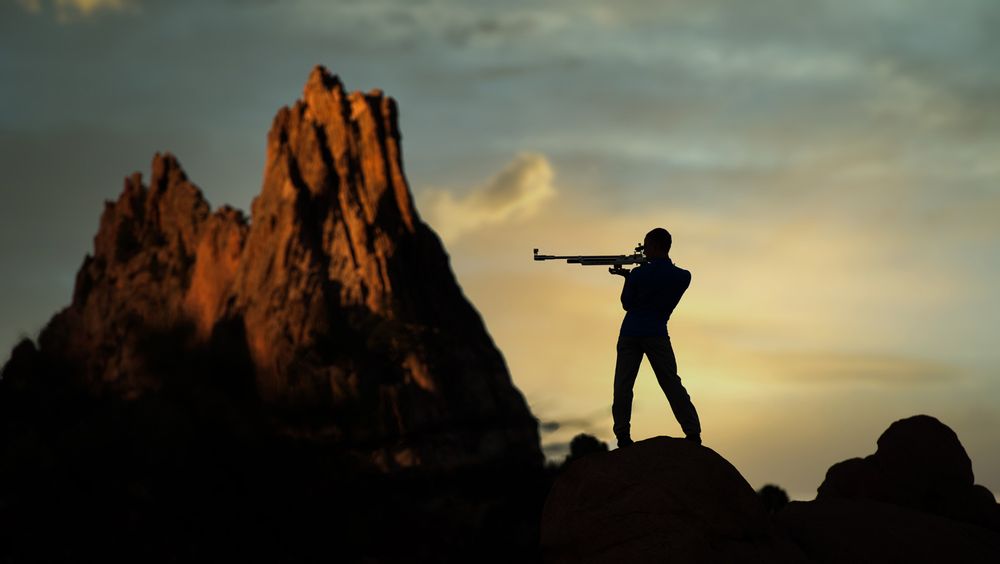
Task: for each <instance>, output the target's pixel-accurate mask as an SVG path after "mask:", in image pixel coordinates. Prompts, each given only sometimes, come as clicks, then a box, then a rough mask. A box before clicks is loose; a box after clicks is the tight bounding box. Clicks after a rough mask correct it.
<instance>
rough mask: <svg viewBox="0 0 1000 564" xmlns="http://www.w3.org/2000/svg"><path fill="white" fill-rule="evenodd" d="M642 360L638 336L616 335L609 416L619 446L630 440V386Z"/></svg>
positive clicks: (633, 383) (633, 382)
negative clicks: (616, 342)
mask: <svg viewBox="0 0 1000 564" xmlns="http://www.w3.org/2000/svg"><path fill="white" fill-rule="evenodd" d="M641 362H642V347H641V346H640V345H639V337H628V336H625V335H622V336H619V337H618V360H617V361H616V362H615V389H614V401H613V403H612V404H611V416H612V417H613V418H614V432H615V437H617V438H618V443H619V446H624V445H625V444H628V443H630V442H631V440H632V436H631V423H630V421H631V420H632V386H634V385H635V377H636V375H637V374H639V364H640V363H641Z"/></svg>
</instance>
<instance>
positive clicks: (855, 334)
mask: <svg viewBox="0 0 1000 564" xmlns="http://www.w3.org/2000/svg"><path fill="white" fill-rule="evenodd" d="M998 29H1000V3H998V2H996V1H995V0H978V1H975V0H952V1H949V2H940V1H929V0H928V1H923V0H831V1H813V2H805V1H802V0H785V1H778V0H764V1H756V2H746V1H741V0H733V1H729V2H723V1H706V0H678V1H664V0H655V1H622V0H618V1H616V2H605V1H596V0H593V1H591V0H552V1H547V2H538V1H531V0H524V1H520V0H518V1H504V2H499V1H496V0H493V1H468V0H466V1H458V0H426V1H418V0H406V1H398V2H390V1H384V0H363V1H361V0H359V1H342V2H330V1H322V0H285V1H282V2H277V1H269V0H226V1H222V0H219V1H206V0H199V1H197V2H195V1H193V0H174V1H171V2H156V1H151V0H2V3H0V73H2V77H3V78H2V80H0V173H2V178H3V181H2V184H0V190H2V198H3V199H2V206H0V262H2V264H3V276H0V345H2V347H3V348H4V349H6V350H9V347H10V346H13V344H14V343H15V342H16V340H17V339H18V338H19V336H23V335H28V336H34V335H35V334H36V332H37V331H38V330H39V329H40V328H41V326H42V325H43V324H44V323H45V322H46V321H47V320H48V319H49V317H50V316H51V315H52V314H53V313H54V312H56V311H57V310H58V309H59V308H61V307H63V306H65V305H66V304H68V302H69V300H70V297H71V294H72V287H73V277H74V274H75V272H76V270H77V268H78V267H79V266H80V264H81V262H82V260H83V257H84V255H85V254H86V253H87V252H89V251H90V250H91V245H92V237H93V235H94V233H95V232H96V229H97V224H98V218H99V215H100V212H101V209H102V206H103V201H104V200H105V199H112V198H115V197H117V195H118V193H119V192H120V190H121V186H122V179H123V178H124V177H125V176H126V175H127V174H129V173H131V172H132V171H135V170H139V171H142V172H143V173H144V174H145V175H147V176H148V174H149V163H150V160H151V158H152V155H153V153H154V152H155V151H163V150H169V151H171V152H173V153H174V154H176V155H177V157H178V158H179V159H180V161H181V163H182V164H183V166H184V167H185V169H186V170H187V172H188V174H189V176H190V177H191V179H192V180H193V181H194V182H195V183H196V184H198V185H199V186H201V188H202V189H203V190H204V192H205V194H206V196H207V197H208V199H209V200H210V201H211V202H212V203H213V204H214V205H221V204H223V203H229V204H232V205H235V206H238V207H240V208H242V209H244V210H246V209H248V208H249V204H250V200H251V199H252V198H253V196H254V195H256V193H257V192H258V191H259V188H260V181H261V174H262V170H263V162H264V148H265V135H266V133H267V129H268V127H269V126H270V123H271V118H272V117H273V115H274V113H275V112H276V111H277V109H278V108H279V107H280V106H282V105H286V104H290V103H292V102H293V101H294V100H295V99H296V98H297V97H298V96H299V93H300V92H301V88H302V86H303V84H304V82H305V79H306V77H307V75H308V73H309V70H310V69H311V68H312V66H313V65H315V64H323V65H325V66H327V67H328V68H330V69H331V71H333V72H334V73H336V74H339V75H340V77H341V78H342V79H343V81H344V83H345V84H346V86H347V87H348V88H349V89H362V90H368V89H371V88H376V87H377V88H381V89H383V90H384V91H385V92H386V93H388V94H389V95H391V96H393V97H394V98H396V100H397V101H398V102H399V105H400V126H401V129H402V131H403V137H404V140H403V151H404V161H405V165H406V171H407V175H408V178H409V181H410V185H411V188H412V190H413V193H414V194H415V197H416V200H417V203H418V209H419V211H420V213H421V214H422V216H423V217H424V219H425V220H427V221H428V222H429V223H430V224H431V226H432V227H434V228H435V229H436V230H437V231H438V233H439V234H440V235H441V236H442V238H443V239H444V241H445V243H446V246H447V249H448V252H449V254H450V255H451V260H452V266H453V268H454V270H455V273H456V275H457V276H458V279H459V282H460V284H461V285H462V287H463V289H464V291H465V293H466V295H467V296H468V297H469V299H470V300H471V301H472V302H473V303H474V304H475V306H476V307H477V308H478V309H479V311H480V312H481V313H482V315H483V317H484V320H485V322H486V325H487V328H488V329H489V331H490V333H491V335H492V336H493V338H494V339H495V341H496V343H497V345H498V346H499V347H500V349H501V350H502V351H503V353H504V356H505V358H506V360H507V363H508V365H509V367H510V370H511V373H512V376H513V378H514V381H515V383H516V384H517V386H518V387H519V388H520V389H521V390H522V391H523V392H524V394H525V395H526V397H527V399H528V401H529V403H530V405H531V408H532V410H533V412H534V413H535V414H536V416H538V417H539V419H540V420H541V421H542V422H543V423H544V426H543V427H544V430H545V432H544V433H543V442H544V444H545V446H546V449H547V451H548V452H549V453H550V455H551V456H553V457H556V458H558V457H560V456H561V455H562V454H564V453H565V449H564V445H565V443H566V442H567V441H568V440H569V439H570V438H572V436H574V435H575V434H577V433H579V432H589V433H592V434H595V435H597V436H599V437H600V438H602V439H604V440H608V441H609V442H610V441H611V440H612V435H611V421H610V402H611V379H612V374H613V366H614V356H615V349H614V345H615V339H616V337H617V332H618V326H619V324H620V322H621V317H622V313H623V312H622V311H621V307H620V304H619V302H618V294H619V291H620V288H621V279H620V278H618V277H613V276H611V275H609V274H608V273H607V272H606V270H605V269H602V268H600V267H589V268H588V267H580V266H576V265H567V264H562V263H550V262H546V263H535V262H533V261H532V260H531V250H532V248H534V247H539V248H541V250H542V251H543V252H547V253H558V254H566V253H593V254H617V253H625V252H631V250H632V248H633V247H634V246H635V245H636V244H637V243H638V242H639V241H641V239H642V237H643V235H644V234H645V233H646V231H648V230H649V229H651V228H653V227H657V226H663V227H666V228H667V229H669V230H670V231H671V233H672V234H673V236H674V249H673V251H672V253H671V255H672V257H673V259H674V260H675V262H677V263H678V264H679V265H681V266H683V267H684V268H687V269H688V270H690V271H691V272H692V274H693V281H692V285H691V288H690V290H689V291H688V293H687V295H686V296H685V298H684V299H683V300H682V302H681V304H680V306H679V307H678V308H677V310H676V312H675V314H674V316H673V318H672V320H671V323H670V332H671V335H672V340H673V343H674V347H675V350H676V353H677V357H678V362H679V365H680V374H681V377H682V379H683V381H684V383H685V385H686V386H687V388H688V391H689V392H690V394H691V396H692V399H693V400H694V402H695V405H696V406H697V407H698V409H699V411H700V414H701V419H702V424H703V427H704V432H703V438H704V440H705V444H706V445H707V446H710V447H712V448H713V449H715V450H716V451H718V452H719V453H720V454H722V455H723V456H725V457H726V458H727V459H728V460H729V461H731V462H732V463H733V464H734V465H735V466H736V467H737V468H739V470H740V471H741V472H742V473H743V475H744V476H745V477H746V478H747V480H748V481H749V482H750V483H751V485H753V486H755V487H760V486H761V485H763V484H765V483H768V482H772V483H776V484H779V485H781V486H782V487H784V488H786V489H787V490H788V491H789V493H790V494H791V495H792V496H793V497H795V498H800V499H810V498H812V497H813V496H814V495H815V489H816V487H817V486H818V485H819V484H820V482H821V481H822V479H823V476H824V473H825V471H826V469H827V468H828V467H829V466H830V465H832V464H833V463H835V462H838V461H840V460H843V459H845V458H849V457H853V456H864V455H867V454H870V453H871V452H873V451H874V449H875V440H876V439H877V437H878V435H879V434H880V433H881V432H882V431H883V430H884V429H885V428H886V427H887V426H888V425H889V423H891V422H892V421H894V420H896V419H899V418H901V417H905V416H909V415H913V414H917V413H927V414H930V415H934V416H936V417H938V418H939V419H941V420H942V421H943V422H945V423H946V424H948V425H949V426H951V427H952V428H953V429H954V430H955V431H956V432H957V433H958V435H959V438H960V439H961V440H962V442H963V444H964V445H965V447H966V449H967V450H968V452H969V454H970V456H971V458H972V460H973V469H974V471H975V473H976V477H977V481H978V482H980V483H982V484H984V485H986V486H987V487H989V488H990V489H991V490H993V491H994V493H997V492H998V491H1000V448H997V447H998V443H1000V406H998V405H997V402H998V401H1000V346H998V342H997V336H998V330H997V326H998V324H1000V298H998V292H1000V253H998V252H997V249H998V244H1000V33H997V30H998ZM0 357H3V358H5V357H6V353H0ZM556 427H558V428H556ZM657 434H668V435H673V436H678V435H680V429H679V427H678V426H677V423H676V422H675V421H674V420H673V417H672V415H671V414H670V412H669V409H668V406H667V402H666V400H665V399H664V397H663V395H662V393H661V392H660V391H659V389H658V388H657V386H656V383H655V380H654V379H653V377H652V374H651V372H650V371H649V368H648V364H646V363H645V362H644V365H643V368H642V371H641V372H640V375H639V380H638V383H637V390H636V401H635V413H634V417H633V436H634V437H635V438H636V439H640V438H645V437H649V436H653V435H657Z"/></svg>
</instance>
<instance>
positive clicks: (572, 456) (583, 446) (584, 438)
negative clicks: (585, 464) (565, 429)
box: [563, 433, 608, 465]
mask: <svg viewBox="0 0 1000 564" xmlns="http://www.w3.org/2000/svg"><path fill="white" fill-rule="evenodd" d="M595 452H608V443H606V442H604V441H602V440H600V439H598V438H597V437H595V436H593V435H588V434H587V433H580V434H579V435H577V436H575V437H573V440H572V441H570V442H569V454H568V455H567V456H566V460H565V461H564V462H563V465H566V464H569V463H570V462H573V461H574V460H576V459H578V458H581V457H583V456H586V455H588V454H592V453H595Z"/></svg>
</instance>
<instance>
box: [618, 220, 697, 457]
mask: <svg viewBox="0 0 1000 564" xmlns="http://www.w3.org/2000/svg"><path fill="white" fill-rule="evenodd" d="M670 244H671V237H670V233H668V232H667V230H666V229H663V228H662V227H658V228H656V229H654V230H652V231H650V232H649V233H647V234H646V239H645V241H643V246H644V247H645V253H646V258H647V259H648V261H647V262H646V263H645V264H641V265H639V266H637V267H636V268H634V269H632V270H631V271H628V270H625V269H623V268H610V269H608V270H609V272H611V273H612V274H617V275H619V276H624V277H625V286H624V288H622V307H623V308H624V309H625V312H626V313H625V319H624V320H623V321H622V327H621V331H620V334H619V336H618V361H617V363H616V364H615V395H614V402H613V403H612V405H611V414H612V416H613V417H614V432H615V437H617V438H618V446H619V447H623V446H628V445H630V444H632V437H631V434H630V433H631V424H630V420H631V418H632V387H633V386H634V385H635V377H636V375H637V374H638V373H639V364H640V363H642V355H643V354H645V355H646V358H648V359H649V364H650V366H652V367H653V373H654V374H656V381H657V382H659V384H660V388H662V389H663V393H664V394H666V396H667V401H669V402H670V408H671V409H672V410H673V412H674V417H676V418H677V422H678V423H680V425H681V429H683V430H684V434H685V435H686V436H687V438H688V439H690V440H692V441H695V442H697V443H699V444H700V443H701V423H700V422H699V421H698V412H697V411H695V408H694V404H692V403H691V398H690V397H689V396H688V393H687V390H685V389H684V386H683V385H682V384H681V379H680V376H678V375H677V361H676V359H675V358H674V351H673V348H672V347H671V346H670V336H669V335H668V334H667V320H669V319H670V314H671V312H673V311H674V308H675V307H677V302H679V301H680V300H681V296H682V295H684V291H685V290H687V288H688V285H690V284H691V273H690V272H688V271H687V270H684V269H683V268H679V267H678V266H676V265H675V264H674V263H673V262H672V261H671V260H670Z"/></svg>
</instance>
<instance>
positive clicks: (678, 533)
mask: <svg viewBox="0 0 1000 564" xmlns="http://www.w3.org/2000/svg"><path fill="white" fill-rule="evenodd" d="M542 550H543V554H544V557H545V560H546V561H547V562H609V563H610V562H615V563H618V562H802V561H804V559H803V556H802V554H801V553H800V552H799V551H798V549H797V548H796V547H795V546H794V545H792V544H791V543H790V542H789V540H788V539H787V538H785V537H783V536H782V535H781V533H780V532H778V531H777V530H776V529H775V528H774V527H773V526H772V525H771V522H770V520H769V518H768V515H767V513H766V511H765V509H764V506H763V505H762V503H761V501H760V499H759V498H758V496H757V494H756V493H755V492H754V490H753V488H751V487H750V485H749V484H748V483H747V482H746V480H745V479H743V476H741V475H740V473H739V472H738V471H737V470H736V468H734V467H733V465H732V464H730V463H729V462H727V461H726V459H724V458H722V457H721V456H719V454H717V453H716V452H715V451H713V450H711V449H709V448H706V447H704V446H700V445H696V444H694V443H692V442H690V441H687V440H685V439H674V438H668V437H655V438H652V439H647V440H644V441H639V442H637V443H635V444H634V445H632V446H629V447H626V448H623V449H621V448H620V449H617V450H614V451H611V452H608V453H600V452H597V453H591V454H588V455H587V456H584V457H581V458H580V459H578V460H576V461H574V462H572V463H570V464H568V465H567V467H566V469H565V470H564V471H563V472H562V473H561V475H559V477H558V478H557V479H556V481H555V484H554V485H553V487H552V490H551V492H550V493H549V496H548V499H546V501H545V508H544V510H543V514H542Z"/></svg>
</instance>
